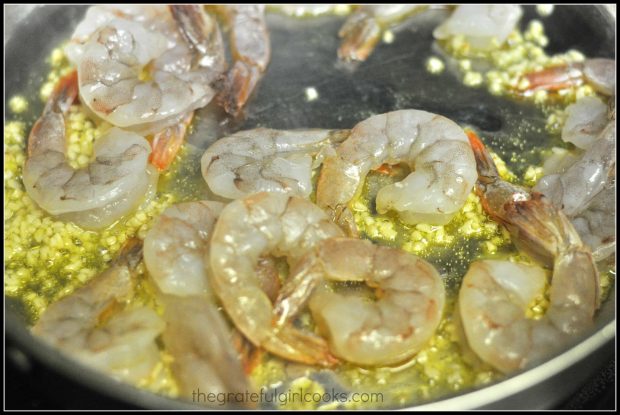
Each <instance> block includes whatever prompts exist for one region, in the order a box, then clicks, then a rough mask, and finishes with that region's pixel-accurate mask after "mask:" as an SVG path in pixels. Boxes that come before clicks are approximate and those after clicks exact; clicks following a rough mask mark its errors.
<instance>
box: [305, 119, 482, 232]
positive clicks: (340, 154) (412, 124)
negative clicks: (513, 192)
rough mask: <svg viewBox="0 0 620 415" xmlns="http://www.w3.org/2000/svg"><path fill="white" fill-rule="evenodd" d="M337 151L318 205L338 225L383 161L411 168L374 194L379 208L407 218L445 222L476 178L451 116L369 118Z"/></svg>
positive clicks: (469, 153) (328, 165) (329, 163)
mask: <svg viewBox="0 0 620 415" xmlns="http://www.w3.org/2000/svg"><path fill="white" fill-rule="evenodd" d="M336 153H337V154H336V155H335V156H332V157H328V158H326V160H325V162H324V164H323V168H322V170H321V173H320V176H319V181H318V185H317V204H318V205H319V206H321V207H323V208H325V209H327V210H328V211H329V212H330V214H332V215H333V216H334V218H335V219H336V220H337V221H338V222H339V223H341V224H342V222H343V218H345V221H346V216H345V215H348V214H349V213H350V211H348V209H347V208H346V206H347V204H348V203H349V201H351V199H353V197H354V196H355V195H356V193H358V192H360V191H361V188H362V185H363V182H364V178H365V177H366V174H367V173H368V172H369V171H370V170H371V169H375V168H378V167H379V166H381V165H382V164H383V163H390V164H396V163H403V162H404V163H408V164H409V166H410V167H411V169H412V172H411V174H409V175H408V176H407V177H406V178H405V179H404V180H403V181H401V182H399V183H394V184H391V185H389V186H385V187H384V188H382V189H381V190H379V193H378V194H377V211H378V212H379V213H384V212H387V211H388V210H395V211H396V212H398V214H399V216H400V218H401V219H402V220H403V221H405V222H407V223H419V222H424V223H431V224H445V223H447V222H448V221H449V220H450V219H451V218H452V217H453V216H454V215H455V214H456V213H457V212H458V210H459V209H460V208H461V207H462V206H463V204H464V203H465V200H466V199H467V196H468V195H469V193H470V192H471V190H472V188H473V186H474V183H475V181H476V161H475V159H474V155H473V153H472V151H471V148H470V146H469V143H468V141H467V136H466V135H465V133H464V131H463V130H462V129H461V128H460V127H459V126H458V125H457V124H455V123H454V122H453V121H451V120H449V119H447V118H445V117H442V116H441V115H436V114H431V113H429V112H426V111H419V110H401V111H393V112H388V113H386V114H381V115H375V116H373V117H370V118H368V119H366V120H364V121H362V122H360V123H358V124H357V125H356V126H355V127H354V128H353V129H352V130H351V135H350V136H349V138H348V139H347V140H345V141H344V142H343V143H342V144H341V145H340V146H339V147H338V149H337V151H336ZM347 225H348V226H351V225H350V224H347Z"/></svg>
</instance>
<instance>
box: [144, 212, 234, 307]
mask: <svg viewBox="0 0 620 415" xmlns="http://www.w3.org/2000/svg"><path fill="white" fill-rule="evenodd" d="M223 206H224V205H223V204H222V203H220V202H212V201H200V202H186V203H179V204H176V205H173V206H171V207H169V208H167V209H166V210H165V211H164V212H163V213H162V214H161V215H160V216H159V218H157V219H156V222H155V223H154V224H153V226H152V227H151V229H150V230H149V231H148V233H147V234H146V236H145V238H144V263H145V265H146V267H147V269H148V270H149V274H150V276H151V278H152V279H153V280H154V281H155V283H156V284H157V287H158V288H159V289H160V290H161V291H162V292H163V293H165V294H174V295H179V296H184V295H199V294H210V293H211V289H210V287H209V281H208V277H207V270H206V268H205V263H204V261H205V260H204V256H205V254H206V253H207V252H208V249H207V247H208V242H209V238H210V237H211V231H212V229H213V225H214V224H215V221H216V219H217V217H218V215H219V213H220V211H221V210H222V207H223Z"/></svg>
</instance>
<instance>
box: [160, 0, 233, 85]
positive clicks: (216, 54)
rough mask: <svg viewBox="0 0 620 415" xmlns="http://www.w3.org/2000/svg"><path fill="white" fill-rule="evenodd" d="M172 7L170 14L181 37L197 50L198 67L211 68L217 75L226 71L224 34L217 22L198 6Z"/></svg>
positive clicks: (178, 5) (179, 5)
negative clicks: (223, 52)
mask: <svg viewBox="0 0 620 415" xmlns="http://www.w3.org/2000/svg"><path fill="white" fill-rule="evenodd" d="M169 7H170V12H171V14H172V16H173V18H174V20H175V21H176V22H177V25H178V27H179V31H180V32H181V35H182V36H183V38H185V40H186V41H187V43H188V44H189V46H190V47H191V48H192V49H194V50H196V51H197V52H198V53H197V54H196V58H195V59H197V60H198V62H194V64H196V63H197V65H198V66H205V67H211V68H213V69H214V72H215V73H219V71H224V70H225V69H226V61H225V60H223V59H222V58H220V56H221V55H222V51H223V49H222V47H223V46H222V45H223V43H222V34H221V32H220V29H219V26H218V24H217V21H216V20H215V19H214V18H213V17H212V16H211V15H209V14H207V13H205V12H204V10H203V9H202V6H200V5H197V4H185V5H181V4H177V5H172V6H169Z"/></svg>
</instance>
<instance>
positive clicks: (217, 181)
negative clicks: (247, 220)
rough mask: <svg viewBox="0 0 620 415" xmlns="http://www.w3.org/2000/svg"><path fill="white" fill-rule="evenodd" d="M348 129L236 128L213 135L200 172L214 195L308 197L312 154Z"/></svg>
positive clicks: (313, 163) (338, 139)
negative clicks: (216, 137)
mask: <svg viewBox="0 0 620 415" xmlns="http://www.w3.org/2000/svg"><path fill="white" fill-rule="evenodd" d="M347 136H348V130H320V129H311V130H291V131H285V130H272V129H267V128H257V129H254V130H248V131H240V132H237V133H235V134H233V135H231V136H228V137H224V138H221V139H219V140H217V141H216V142H215V143H214V144H213V145H212V146H211V147H209V148H208V149H207V151H206V152H205V153H204V155H203V156H202V159H201V167H202V176H203V177H204V179H205V181H206V182H207V184H208V185H209V188H210V189H211V191H212V192H213V193H215V194H217V195H218V196H222V197H226V198H229V199H238V198H240V197H243V196H246V195H249V194H251V193H256V192H261V191H270V192H282V193H290V194H293V195H297V196H301V197H309V196H310V193H311V192H312V169H313V167H316V164H317V163H316V161H320V157H317V158H316V159H315V161H313V156H317V155H319V154H325V153H326V151H330V150H331V149H332V146H333V145H335V144H337V143H339V142H342V141H343V140H344V139H345V138H346V137H347Z"/></svg>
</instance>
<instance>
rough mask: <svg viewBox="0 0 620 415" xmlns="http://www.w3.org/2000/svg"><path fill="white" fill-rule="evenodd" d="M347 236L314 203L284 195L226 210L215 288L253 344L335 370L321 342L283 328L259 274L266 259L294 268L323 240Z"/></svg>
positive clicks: (217, 238) (215, 257) (258, 197)
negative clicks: (284, 260)
mask: <svg viewBox="0 0 620 415" xmlns="http://www.w3.org/2000/svg"><path fill="white" fill-rule="evenodd" d="M341 235H342V231H341V230H340V228H339V227H338V226H336V225H335V224H334V223H332V222H331V221H330V220H329V219H328V218H327V216H326V215H325V213H324V212H323V211H322V210H321V209H319V208H318V207H317V206H316V205H314V204H312V203H311V202H309V201H307V200H305V199H302V198H300V197H296V196H290V195H285V194H279V193H266V192H262V193H256V194H254V195H251V196H248V197H245V198H243V199H238V200H235V201H233V202H231V203H230V204H228V205H227V206H226V207H224V209H223V210H222V213H221V215H220V218H219V220H218V221H217V223H216V225H215V229H214V231H213V236H212V238H211V248H210V253H209V256H210V264H211V272H212V283H213V289H214V291H215V293H216V294H217V296H218V298H219V299H220V301H221V302H222V305H223V306H224V308H225V310H226V312H227V313H228V315H229V316H230V318H231V319H232V321H233V322H234V324H235V326H236V327H237V329H239V330H240V331H241V332H242V333H243V334H244V335H245V336H246V337H247V338H248V339H249V340H250V341H251V342H252V343H253V344H254V345H256V346H257V347H262V348H265V349H266V350H268V351H269V352H271V353H273V354H276V355H278V356H281V357H284V358H286V359H289V360H294V361H299V362H303V363H307V364H319V365H323V366H329V365H332V364H333V363H334V362H335V359H334V358H333V356H331V354H330V353H329V348H328V346H327V343H326V342H325V341H324V340H323V339H322V338H320V337H317V336H315V335H313V334H311V333H308V332H305V331H302V330H300V329H298V328H296V327H294V326H293V325H292V324H288V323H283V324H278V322H277V321H276V317H277V316H276V315H275V312H274V306H273V304H272V301H271V300H270V299H269V297H268V295H267V294H266V293H265V292H264V291H263V289H262V288H261V283H260V281H259V279H258V277H257V275H256V269H257V268H258V267H259V266H260V264H261V258H264V257H266V256H267V255H275V256H280V257H286V258H287V260H288V262H289V264H291V265H292V264H295V263H296V262H297V261H298V260H299V259H300V258H301V257H302V256H303V255H304V254H305V253H306V252H308V251H309V250H310V249H312V247H313V246H314V245H316V244H317V243H318V242H319V241H321V240H323V239H326V238H329V237H333V236H341Z"/></svg>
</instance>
